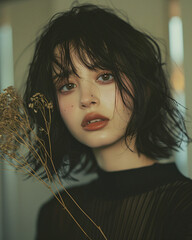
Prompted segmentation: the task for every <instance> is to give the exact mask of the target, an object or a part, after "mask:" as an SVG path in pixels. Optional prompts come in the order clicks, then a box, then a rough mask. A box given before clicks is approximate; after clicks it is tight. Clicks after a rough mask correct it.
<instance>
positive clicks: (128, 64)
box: [24, 4, 191, 176]
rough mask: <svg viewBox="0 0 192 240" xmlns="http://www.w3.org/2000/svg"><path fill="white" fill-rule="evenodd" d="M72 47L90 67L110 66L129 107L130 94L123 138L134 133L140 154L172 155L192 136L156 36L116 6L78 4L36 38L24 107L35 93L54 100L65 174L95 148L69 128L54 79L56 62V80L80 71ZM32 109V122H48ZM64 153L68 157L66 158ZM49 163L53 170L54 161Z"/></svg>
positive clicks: (55, 137) (54, 132) (55, 140)
mask: <svg viewBox="0 0 192 240" xmlns="http://www.w3.org/2000/svg"><path fill="white" fill-rule="evenodd" d="M58 46H59V49H60V54H61V55H62V57H63V64H61V63H59V62H58V59H56V57H55V53H54V51H55V49H56V48H57V47H58ZM71 46H72V47H73V49H75V51H76V53H77V55H78V57H79V59H80V60H81V62H82V63H83V64H84V65H85V66H86V67H87V68H89V69H95V68H100V69H107V70H110V71H112V73H113V75H114V78H115V81H116V86H117V88H118V89H119V91H120V93H121V97H122V100H123V103H124V104H125V105H126V106H127V107H130V105H129V103H127V101H126V99H127V98H126V97H127V96H128V97H129V99H130V98H131V99H132V102H133V107H132V115H131V118H130V121H129V123H128V126H127V129H126V133H125V141H126V139H127V136H129V137H135V143H136V149H137V151H138V153H142V154H144V155H146V156H147V157H150V158H153V159H162V158H169V157H170V156H171V155H172V153H173V150H178V149H179V148H180V144H181V142H182V141H186V142H189V141H191V139H190V138H189V136H188V134H187V132H186V128H185V122H184V119H183V117H182V115H181V114H180V112H179V110H178V106H177V105H178V104H177V102H176V101H175V100H174V99H173V98H172V96H171V91H170V86H169V82H168V80H167V77H166V74H165V71H164V67H163V65H164V63H163V62H162V58H161V53H160V48H159V46H158V44H157V43H156V41H155V40H153V38H152V37H150V36H149V35H147V34H146V33H143V32H141V31H138V30H137V29H135V28H134V27H133V26H131V25H130V24H129V23H128V22H126V21H125V20H123V19H121V18H120V17H118V16H117V15H116V14H115V13H114V12H113V10H110V9H105V8H100V7H98V6H96V5H92V4H91V5H80V6H75V7H73V8H72V9H71V10H69V11H66V12H62V13H58V14H56V15H55V16H54V17H53V18H52V19H51V20H50V22H49V23H48V25H47V26H46V27H45V28H44V30H43V32H42V34H41V36H40V37H39V38H38V39H37V43H36V49H35V53H34V57H33V60H32V62H31V64H30V69H29V74H28V79H27V86H26V91H25V94H24V101H25V103H26V107H28V103H29V102H30V97H31V96H32V95H33V94H34V93H36V92H41V93H43V94H44V95H45V96H47V97H48V98H49V99H50V100H51V101H52V102H53V104H54V112H53V116H52V125H51V143H52V153H53V159H54V164H55V167H56V169H57V170H59V169H60V168H62V169H65V171H64V172H63V173H64V174H65V176H67V174H68V173H70V172H71V171H72V170H73V169H74V168H75V166H77V164H78V163H80V161H81V157H82V155H83V154H85V155H86V156H87V158H86V159H87V161H90V160H91V159H93V160H94V156H93V153H92V150H91V149H90V148H89V147H87V146H85V145H83V144H81V143H80V142H78V141H77V140H76V139H75V138H74V137H73V136H72V135H71V133H70V132H69V131H68V129H67V128H66V126H65V124H64V122H63V120H62V118H61V115H60V111H59V107H58V102H57V96H56V87H55V84H54V83H53V77H52V75H53V71H55V69H54V66H55V65H57V66H59V68H60V72H59V73H58V71H55V74H56V75H57V76H56V77H57V80H59V79H61V80H62V78H63V77H65V78H66V77H67V76H68V72H69V69H72V71H74V72H76V69H75V66H74V65H73V62H72V59H71V52H70V50H71ZM122 74H123V75H124V76H126V77H127V79H129V83H130V84H131V86H132V89H133V91H132V92H133V93H131V92H130V90H129V86H128V85H129V84H127V83H125V80H123V79H122ZM28 113H29V115H30V118H31V122H32V123H34V124H35V125H37V126H42V127H43V126H44V123H43V121H42V119H41V117H40V116H39V115H38V114H34V113H33V111H32V110H30V109H29V108H28ZM37 134H38V136H39V137H40V138H42V139H43V140H44V141H45V143H46V146H47V148H48V142H47V140H46V136H45V135H43V133H42V132H41V131H39V130H38V128H37ZM66 156H67V157H66ZM64 157H66V159H67V160H66V161H63V159H64ZM29 161H30V164H31V165H32V166H33V168H34V169H35V170H36V171H37V170H40V169H41V164H40V163H38V162H36V160H35V159H33V156H30V155H29ZM93 162H94V161H93ZM63 166H64V168H63ZM49 168H50V171H51V173H54V171H53V169H52V167H51V164H49ZM42 174H43V172H42Z"/></svg>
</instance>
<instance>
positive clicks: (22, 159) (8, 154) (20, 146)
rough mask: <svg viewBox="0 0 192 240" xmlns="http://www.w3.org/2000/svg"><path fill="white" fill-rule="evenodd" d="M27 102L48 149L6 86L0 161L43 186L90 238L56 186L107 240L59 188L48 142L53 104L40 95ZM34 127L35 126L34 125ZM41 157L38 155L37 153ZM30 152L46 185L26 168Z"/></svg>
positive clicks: (1, 97) (1, 99) (0, 113)
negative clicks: (40, 121) (39, 119)
mask: <svg viewBox="0 0 192 240" xmlns="http://www.w3.org/2000/svg"><path fill="white" fill-rule="evenodd" d="M30 100H31V102H30V103H29V105H28V107H29V108H31V109H32V110H33V111H34V113H35V114H37V113H38V112H40V114H41V116H42V118H43V120H44V124H45V127H43V128H42V127H40V128H39V129H38V130H39V131H41V132H44V133H45V134H46V136H47V138H48V143H49V150H47V148H46V147H45V143H44V142H43V141H42V140H41V139H40V138H39V137H38V135H37V133H36V132H37V129H36V128H32V127H31V124H30V120H29V116H28V114H27V111H26V108H25V106H24V103H23V100H22V98H21V97H20V96H19V95H18V94H17V92H16V90H15V89H14V88H13V87H12V86H10V87H8V88H6V89H4V92H3V93H1V94H0V160H1V161H4V162H6V163H7V162H8V163H9V164H10V165H11V166H13V167H14V168H15V169H16V170H19V171H20V172H22V173H24V174H26V175H28V176H33V177H34V178H36V179H37V180H38V181H40V182H41V183H43V184H44V185H45V186H46V187H47V188H48V189H49V190H50V191H51V192H52V194H53V195H54V196H55V198H56V199H57V200H58V201H59V203H60V204H61V205H62V206H63V208H64V209H65V210H66V211H67V213H68V214H69V215H70V217H71V218H72V219H73V220H74V221H75V223H76V224H77V226H78V227H79V228H80V229H81V231H82V232H83V233H84V234H85V235H86V237H87V238H88V239H91V237H89V236H88V234H87V233H86V232H85V230H84V229H83V227H82V226H81V225H80V224H79V223H78V221H77V220H76V219H75V217H74V216H73V215H72V214H71V212H70V210H69V209H68V208H67V206H66V204H65V202H64V199H63V198H62V196H61V194H60V192H59V189H58V184H59V186H60V187H62V189H63V190H64V191H65V193H67V195H68V196H69V197H70V199H71V200H72V201H73V202H74V203H75V205H76V206H77V207H78V208H79V209H80V211H81V212H82V213H83V214H84V215H85V216H86V217H87V218H88V219H89V220H90V221H91V222H92V223H93V225H94V226H95V227H96V228H97V229H98V230H99V231H100V233H101V235H102V236H103V238H104V239H107V238H106V236H105V234H104V233H103V231H102V230H101V228H100V226H98V225H96V223H95V222H94V221H93V220H92V219H91V218H90V217H89V216H88V215H87V214H86V213H85V212H84V211H83V210H82V209H81V208H80V206H79V205H78V204H77V202H76V201H75V200H74V199H73V198H72V196H71V195H70V194H69V192H68V191H67V190H66V188H65V187H64V186H63V184H62V181H61V180H60V177H59V175H58V173H57V171H56V169H55V166H54V163H53V159H52V151H51V139H50V127H51V113H52V111H53V104H52V102H49V101H48V100H47V99H46V97H45V96H44V95H43V94H41V93H36V94H34V95H33V96H32V97H31V98H30ZM36 127H38V126H36ZM42 151H43V154H40V152H41V153H42ZM29 152H30V154H31V156H32V157H33V158H35V159H36V161H37V162H39V163H41V165H42V167H43V169H44V170H45V172H46V176H47V179H48V182H46V181H44V180H43V179H42V178H41V177H40V175H39V174H38V173H37V172H35V170H34V169H33V168H32V167H31V166H30V163H29V162H28V161H27V157H26V156H27V154H28V153H29ZM48 161H49V162H51V165H52V168H53V170H54V173H55V175H56V179H54V178H53V176H52V175H51V173H50V170H49V167H48V165H47V162H48Z"/></svg>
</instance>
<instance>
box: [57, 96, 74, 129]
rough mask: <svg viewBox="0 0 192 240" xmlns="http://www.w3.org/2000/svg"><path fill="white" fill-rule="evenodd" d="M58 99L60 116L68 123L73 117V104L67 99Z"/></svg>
mask: <svg viewBox="0 0 192 240" xmlns="http://www.w3.org/2000/svg"><path fill="white" fill-rule="evenodd" d="M58 101H59V109H60V113H61V116H62V118H63V120H64V122H65V123H66V124H68V123H69V122H70V120H71V119H72V117H73V114H74V109H75V104H74V103H71V102H67V101H65V102H63V101H60V100H59V99H58Z"/></svg>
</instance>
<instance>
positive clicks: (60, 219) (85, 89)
mask: <svg viewBox="0 0 192 240" xmlns="http://www.w3.org/2000/svg"><path fill="white" fill-rule="evenodd" d="M163 65H164V63H163V62H162V60H161V54H160V49H159V47H158V45H157V43H156V42H155V41H154V40H153V39H152V38H151V37H150V36H148V35H146V34H145V33H142V32H140V31H138V30H136V29H135V28H133V27H132V26H131V25H130V24H129V23H127V22H125V21H124V20H122V19H120V18H119V17H118V16H116V15H115V14H114V13H113V11H112V10H106V9H102V8H99V7H97V6H95V5H82V6H78V7H74V8H72V9H71V10H70V11H68V12H64V13H60V14H58V15H56V16H55V17H54V18H53V19H52V20H51V21H50V22H49V24H48V25H47V27H46V28H45V29H44V31H43V33H42V35H41V37H40V38H39V39H38V42H37V46H36V50H35V54H34V58H33V60H32V63H31V65H30V70H29V75H28V81H27V88H26V92H25V101H26V105H27V104H28V103H29V102H30V97H31V96H32V95H33V94H34V93H36V92H41V93H43V94H45V95H46V96H48V97H49V99H51V100H52V101H53V105H54V112H53V116H52V126H51V141H52V153H53V160H54V164H55V167H56V169H57V170H60V172H61V173H62V174H63V177H67V176H69V175H70V174H71V172H73V170H74V169H75V167H76V166H77V165H78V164H80V163H81V159H82V156H86V162H84V163H83V164H82V165H81V166H82V170H83V168H84V167H86V165H87V164H89V163H92V165H93V166H94V167H95V168H92V169H94V171H96V172H97V174H98V178H97V179H96V180H94V181H92V182H91V183H88V184H86V185H83V186H80V187H74V188H72V189H70V190H69V191H70V194H71V195H72V196H73V197H74V198H75V200H76V201H77V202H78V204H79V205H80V207H81V208H82V209H83V210H84V211H85V212H86V213H87V214H88V215H89V216H90V217H91V218H92V220H93V221H94V222H95V223H96V224H97V225H98V226H100V227H101V229H102V231H103V232H104V234H105V236H106V238H107V239H110V240H127V239H131V240H134V239H142V240H144V239H152V240H154V239H155V240H156V239H161V240H162V239H169V240H170V239H192V182H191V180H189V179H187V178H185V177H184V176H182V175H181V174H180V173H179V171H178V170H177V168H176V166H175V164H174V163H169V164H160V163H159V162H158V160H160V159H163V158H169V157H170V156H172V154H173V151H174V150H177V149H179V147H180V143H181V142H182V141H186V142H189V141H190V138H189V137H188V135H187V133H186V129H185V124H184V120H183V118H182V116H181V115H180V113H179V111H178V110H177V103H176V102H175V101H174V100H173V98H172V97H171V93H170V87H169V84H168V80H167V78H166V75H165V73H164V70H163ZM29 114H30V115H31V118H32V120H33V121H34V122H35V123H36V124H38V125H39V126H41V125H42V124H43V122H42V120H41V118H40V117H39V115H38V113H37V114H35V115H34V114H33V113H32V111H30V109H29ZM38 134H39V136H40V137H41V138H43V137H44V138H45V141H46V136H43V135H42V132H40V131H39V132H38ZM64 159H65V160H64ZM31 164H32V166H33V167H34V168H35V170H38V169H40V168H41V165H40V164H38V163H37V162H35V160H33V159H32V160H31ZM49 167H50V172H52V173H54V170H53V169H52V167H51V164H50V166H49ZM61 169H62V171H61ZM61 194H63V198H64V200H65V202H66V205H67V206H68V208H69V209H70V210H71V211H72V214H73V215H75V216H76V219H78V222H79V224H80V225H81V226H82V227H83V229H84V230H85V232H86V233H87V234H88V236H89V237H90V238H88V237H86V236H85V234H84V233H83V232H82V231H81V230H80V228H78V227H77V225H76V224H75V223H74V221H73V220H72V219H71V218H70V216H69V215H68V213H67V212H66V211H64V209H62V206H60V205H59V203H58V202H57V200H54V199H53V200H51V201H49V202H48V203H46V204H45V205H44V206H43V207H42V208H41V211H40V214H39V220H38V230H37V238H36V239H37V240H42V239H47V240H48V239H57V240H59V239H67V240H76V239H97V240H98V239H104V237H103V236H102V234H101V232H100V231H99V230H98V229H97V228H96V227H95V226H94V224H93V223H92V222H91V221H89V220H88V219H87V217H86V216H85V215H83V214H82V213H81V211H79V210H78V208H77V207H76V206H75V205H74V204H73V203H72V201H70V199H68V197H67V196H66V195H65V193H61Z"/></svg>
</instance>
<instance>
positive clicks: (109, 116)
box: [56, 53, 130, 148]
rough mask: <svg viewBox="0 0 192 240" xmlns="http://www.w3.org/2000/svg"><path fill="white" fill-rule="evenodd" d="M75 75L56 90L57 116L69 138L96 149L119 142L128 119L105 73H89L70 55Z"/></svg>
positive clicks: (126, 111) (109, 77)
mask: <svg viewBox="0 0 192 240" xmlns="http://www.w3.org/2000/svg"><path fill="white" fill-rule="evenodd" d="M72 60H73V64H74V65H75V67H76V70H77V74H78V76H76V75H75V74H73V73H71V74H70V76H69V83H66V82H65V81H63V83H61V84H59V86H56V88H57V97H58V103H59V108H60V113H61V116H62V118H63V121H64V123H65V125H66V126H67V128H68V129H69V131H70V132H71V134H72V135H73V136H74V137H75V138H76V139H77V140H78V141H80V142H81V143H83V144H85V145H87V146H89V147H91V148H98V147H103V146H107V145H111V144H113V143H115V142H117V141H120V140H121V139H122V138H123V136H124V135H125V130H126V128H127V124H128V122H129V119H130V110H128V109H127V108H126V107H125V106H124V104H123V102H122V99H121V96H120V93H119V91H118V90H116V87H115V81H114V78H113V75H112V73H111V72H110V71H108V70H101V69H97V70H89V69H88V68H86V66H84V65H83V64H82V63H81V62H80V60H79V59H78V57H77V56H76V55H75V54H74V53H73V55H72Z"/></svg>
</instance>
